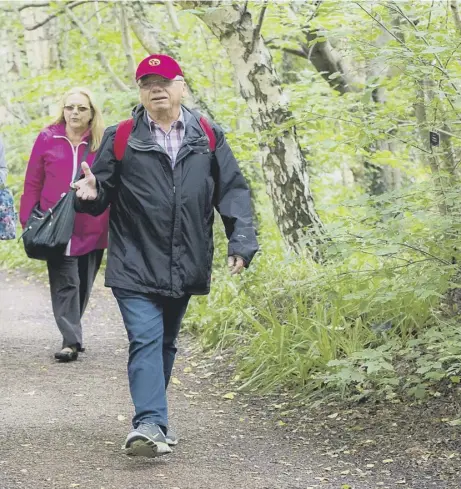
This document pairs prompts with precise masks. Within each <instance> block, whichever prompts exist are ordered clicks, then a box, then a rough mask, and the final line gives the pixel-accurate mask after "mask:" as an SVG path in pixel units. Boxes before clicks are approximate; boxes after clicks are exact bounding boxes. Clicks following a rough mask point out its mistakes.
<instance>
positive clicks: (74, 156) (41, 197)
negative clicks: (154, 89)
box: [19, 124, 109, 256]
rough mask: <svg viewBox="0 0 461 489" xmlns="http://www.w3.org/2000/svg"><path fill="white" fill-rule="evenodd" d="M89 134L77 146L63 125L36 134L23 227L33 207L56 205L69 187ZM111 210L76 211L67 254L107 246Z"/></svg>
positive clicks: (23, 205) (22, 210)
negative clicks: (86, 212) (90, 214)
mask: <svg viewBox="0 0 461 489" xmlns="http://www.w3.org/2000/svg"><path fill="white" fill-rule="evenodd" d="M87 140H88V136H86V137H85V138H84V139H83V141H82V142H81V143H80V144H79V145H78V146H77V147H76V148H74V146H73V145H72V143H71V142H70V140H69V139H67V137H66V128H65V125H64V124H57V125H53V126H48V127H47V128H45V129H44V130H43V131H42V132H41V133H40V134H39V135H38V137H37V140H36V141H35V144H34V147H33V148H32V153H31V155H30V159H29V164H28V166H27V171H26V178H25V181H24V193H23V195H22V196H21V205H20V211H19V217H20V220H21V224H22V226H23V227H24V226H25V224H26V221H27V219H28V218H29V216H30V213H31V212H32V209H33V208H34V206H35V205H36V204H37V203H38V202H40V209H41V210H46V209H49V208H50V207H53V206H54V205H55V204H56V202H57V201H58V200H59V199H60V197H61V195H62V194H63V193H65V192H67V191H68V190H69V185H70V183H71V182H72V181H73V180H74V178H75V174H76V172H77V169H78V166H79V163H80V162H81V160H82V158H83V154H84V152H85V148H86V146H87V144H88V142H87ZM95 156H96V153H92V152H89V153H88V156H87V158H86V161H87V163H88V164H89V165H90V166H91V165H92V164H93V161H94V158H95ZM108 226H109V211H108V210H107V211H105V212H104V213H103V214H101V215H100V216H98V217H93V216H89V215H88V214H77V215H76V218H75V225H74V232H73V234H72V238H71V240H70V242H69V245H68V246H67V250H66V253H65V254H66V255H70V256H80V255H85V254H86V253H89V252H90V251H93V250H97V249H104V248H106V247H107V235H108Z"/></svg>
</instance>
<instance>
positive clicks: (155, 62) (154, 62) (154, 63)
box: [149, 58, 160, 66]
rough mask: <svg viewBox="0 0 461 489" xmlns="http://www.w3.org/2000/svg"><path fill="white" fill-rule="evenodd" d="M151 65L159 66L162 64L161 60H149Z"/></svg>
mask: <svg viewBox="0 0 461 489" xmlns="http://www.w3.org/2000/svg"><path fill="white" fill-rule="evenodd" d="M149 64H150V65H151V66H158V65H159V64H160V60H159V59H157V58H152V59H150V60H149Z"/></svg>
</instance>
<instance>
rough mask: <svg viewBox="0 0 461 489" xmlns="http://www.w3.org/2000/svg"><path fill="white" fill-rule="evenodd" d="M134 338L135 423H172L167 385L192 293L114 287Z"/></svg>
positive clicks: (132, 387) (131, 377) (130, 336)
mask: <svg viewBox="0 0 461 489" xmlns="http://www.w3.org/2000/svg"><path fill="white" fill-rule="evenodd" d="M112 291H113V294H114V296H115V298H116V299H117V302H118V305H119V307H120V312H121V313H122V317H123V322H124V323H125V328H126V330H127V333H128V339H129V341H130V349H129V357H128V380H129V383H130V392H131V398H132V399H133V404H134V407H135V416H134V418H133V426H134V427H135V428H136V427H137V426H138V425H139V424H140V423H155V424H158V425H159V426H163V427H165V428H167V427H168V408H167V399H166V388H167V387H168V383H169V381H170V376H171V371H172V369H173V363H174V359H175V356H176V351H177V348H176V339H177V337H178V334H179V330H180V329H181V321H182V319H183V317H184V314H185V313H186V309H187V305H188V303H189V299H190V295H187V296H185V297H181V298H180V299H171V298H169V297H161V296H158V295H153V294H142V293H139V292H133V291H130V290H126V289H119V288H115V287H114V288H113V289H112Z"/></svg>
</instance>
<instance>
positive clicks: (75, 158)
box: [53, 135, 88, 256]
mask: <svg viewBox="0 0 461 489" xmlns="http://www.w3.org/2000/svg"><path fill="white" fill-rule="evenodd" d="M53 137H54V138H56V139H65V140H66V141H67V142H68V143H69V145H70V149H71V150H72V168H73V169H72V178H71V180H70V182H69V186H70V185H71V184H72V182H73V181H74V180H75V177H76V176H77V165H78V149H79V148H80V146H81V145H82V144H88V143H87V142H86V141H82V142H80V143H78V144H77V146H75V147H74V145H73V144H72V142H71V141H70V139H68V138H66V136H56V135H54V136H53ZM71 243H72V238H70V239H69V242H68V243H67V246H66V251H65V252H64V255H65V256H70V247H71Z"/></svg>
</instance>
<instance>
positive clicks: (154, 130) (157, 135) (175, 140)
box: [147, 109, 186, 168]
mask: <svg viewBox="0 0 461 489" xmlns="http://www.w3.org/2000/svg"><path fill="white" fill-rule="evenodd" d="M147 120H148V122H149V127H150V132H151V134H152V137H153V138H154V140H155V141H156V142H157V143H158V144H160V146H161V147H162V148H163V149H164V150H165V151H166V152H167V153H168V154H169V155H170V158H171V166H172V168H174V165H175V164H176V156H177V155H178V151H179V148H180V147H181V143H182V140H183V139H184V134H185V132H186V128H185V126H184V113H183V111H182V109H181V110H180V112H179V117H178V120H176V121H174V122H173V123H172V124H171V127H170V130H169V131H168V132H165V131H164V130H163V129H162V128H161V127H160V126H159V125H158V124H157V123H156V122H155V121H153V120H152V119H151V117H150V116H149V114H147Z"/></svg>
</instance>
